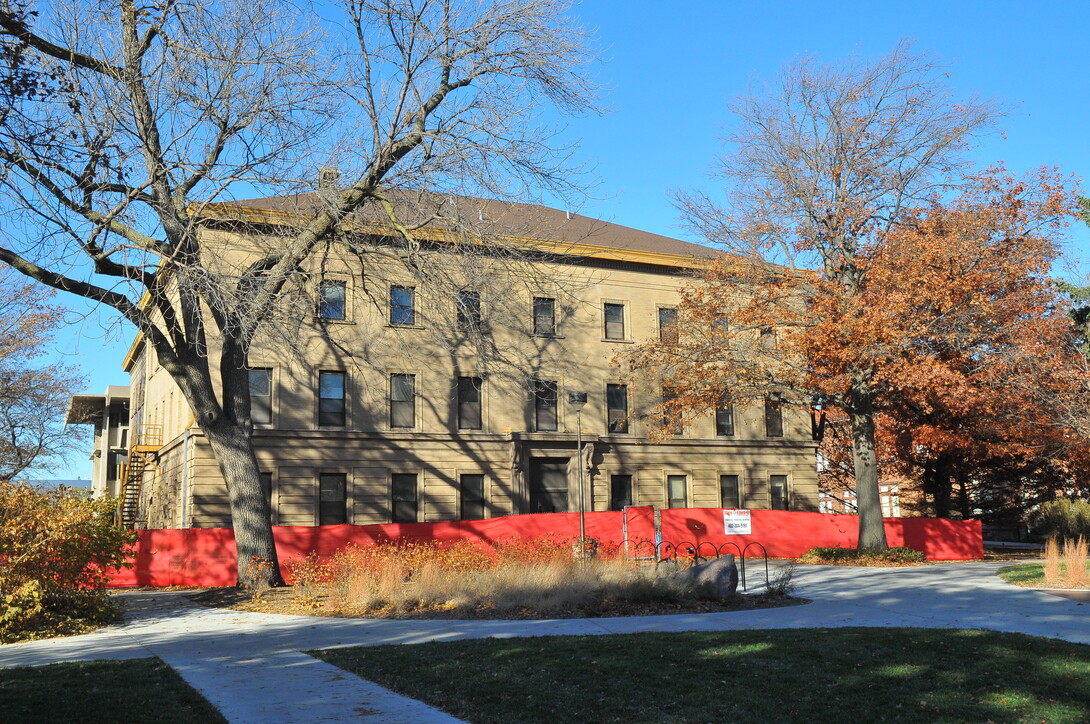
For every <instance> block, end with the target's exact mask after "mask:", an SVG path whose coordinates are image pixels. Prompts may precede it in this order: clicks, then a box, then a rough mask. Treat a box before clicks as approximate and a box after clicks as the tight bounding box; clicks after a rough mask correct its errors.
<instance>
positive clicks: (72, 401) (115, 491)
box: [64, 385, 129, 498]
mask: <svg viewBox="0 0 1090 724" xmlns="http://www.w3.org/2000/svg"><path fill="white" fill-rule="evenodd" d="M64 424H65V425H94V438H93V439H94V449H93V450H92V451H91V492H92V494H93V495H94V496H96V497H101V496H104V495H109V496H111V497H115V498H116V497H118V496H120V495H121V479H122V477H123V475H124V473H125V466H126V461H127V460H128V456H129V388H128V387H124V386H120V385H110V386H109V387H107V388H106V392H105V393H104V394H101V395H72V396H70V397H69V398H68V410H67V411H66V412H65V416H64Z"/></svg>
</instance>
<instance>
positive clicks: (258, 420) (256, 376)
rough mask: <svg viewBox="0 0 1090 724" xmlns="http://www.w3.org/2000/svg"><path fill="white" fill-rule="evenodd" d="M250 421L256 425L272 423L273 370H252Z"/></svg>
mask: <svg viewBox="0 0 1090 724" xmlns="http://www.w3.org/2000/svg"><path fill="white" fill-rule="evenodd" d="M250 420H251V421H252V422H253V423H254V424H255V425H268V424H269V423H271V422H272V370H271V369H268V368H258V369H252V370H250Z"/></svg>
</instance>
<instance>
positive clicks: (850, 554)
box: [799, 546, 927, 566]
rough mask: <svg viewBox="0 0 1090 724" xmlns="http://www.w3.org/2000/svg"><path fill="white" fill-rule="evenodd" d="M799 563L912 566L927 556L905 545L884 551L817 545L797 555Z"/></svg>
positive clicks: (924, 559) (924, 560) (923, 561)
mask: <svg viewBox="0 0 1090 724" xmlns="http://www.w3.org/2000/svg"><path fill="white" fill-rule="evenodd" d="M799 563H812V564H817V565H826V566H913V565H918V564H921V563H927V556H925V555H924V554H923V553H921V552H919V551H917V550H913V549H912V548H908V547H907V546H894V547H892V548H887V549H886V550H884V551H861V550H859V549H858V548H822V547H820V546H819V547H816V548H811V549H810V550H808V551H806V552H805V553H803V554H802V555H801V556H799Z"/></svg>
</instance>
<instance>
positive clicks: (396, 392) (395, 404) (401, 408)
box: [390, 374, 416, 428]
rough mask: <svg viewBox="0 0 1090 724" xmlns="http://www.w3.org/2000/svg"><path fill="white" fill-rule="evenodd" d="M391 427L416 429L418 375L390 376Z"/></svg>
mask: <svg viewBox="0 0 1090 724" xmlns="http://www.w3.org/2000/svg"><path fill="white" fill-rule="evenodd" d="M390 427H400V428H411V427H416V375H402V374H397V375H390Z"/></svg>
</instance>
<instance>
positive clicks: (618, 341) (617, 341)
mask: <svg viewBox="0 0 1090 724" xmlns="http://www.w3.org/2000/svg"><path fill="white" fill-rule="evenodd" d="M602 341H603V342H611V343H613V344H636V340H634V339H613V338H611V337H602Z"/></svg>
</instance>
